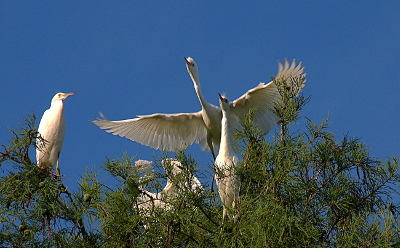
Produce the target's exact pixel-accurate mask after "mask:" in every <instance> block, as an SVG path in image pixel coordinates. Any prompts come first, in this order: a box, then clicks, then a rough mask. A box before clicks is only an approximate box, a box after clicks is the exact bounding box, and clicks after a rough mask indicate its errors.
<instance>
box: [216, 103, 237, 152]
mask: <svg viewBox="0 0 400 248" xmlns="http://www.w3.org/2000/svg"><path fill="white" fill-rule="evenodd" d="M228 115H229V112H228V111H226V110H222V120H221V144H220V150H219V154H222V155H233V154H234V151H233V148H232V143H231V137H230V135H229V122H228ZM218 156H219V155H218Z"/></svg>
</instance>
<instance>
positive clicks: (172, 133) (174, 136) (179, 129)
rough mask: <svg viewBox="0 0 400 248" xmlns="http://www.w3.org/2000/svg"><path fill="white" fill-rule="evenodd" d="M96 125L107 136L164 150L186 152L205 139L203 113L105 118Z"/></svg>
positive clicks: (97, 121) (95, 122)
mask: <svg viewBox="0 0 400 248" xmlns="http://www.w3.org/2000/svg"><path fill="white" fill-rule="evenodd" d="M93 123H94V124H96V125H97V126H99V127H100V128H101V129H106V131H107V132H108V133H112V134H114V135H119V136H122V137H126V138H128V139H130V140H133V141H136V142H138V143H140V144H142V145H146V146H150V147H152V148H154V149H161V150H165V151H176V150H178V149H184V148H186V147H188V146H190V145H191V144H193V142H196V143H198V142H199V140H200V139H202V138H203V136H206V127H205V124H204V122H203V119H202V117H201V112H197V113H181V114H152V115H143V116H138V118H135V119H129V120H122V121H109V120H107V119H105V118H104V116H103V119H99V120H96V121H93Z"/></svg>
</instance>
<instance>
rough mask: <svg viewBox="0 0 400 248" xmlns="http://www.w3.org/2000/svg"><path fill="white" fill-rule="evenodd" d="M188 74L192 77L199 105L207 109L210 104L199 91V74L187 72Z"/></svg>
mask: <svg viewBox="0 0 400 248" xmlns="http://www.w3.org/2000/svg"><path fill="white" fill-rule="evenodd" d="M189 74H190V77H191V78H192V81H193V85H194V90H195V91H196V94H197V97H198V98H199V101H200V104H201V107H202V108H203V109H208V108H209V105H210V104H209V103H208V102H207V101H206V99H205V98H204V96H203V93H201V87H200V79H199V75H193V74H192V73H189Z"/></svg>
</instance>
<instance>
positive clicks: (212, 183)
mask: <svg viewBox="0 0 400 248" xmlns="http://www.w3.org/2000/svg"><path fill="white" fill-rule="evenodd" d="M207 144H208V147H209V148H210V150H211V154H212V156H213V159H214V161H213V175H212V179H211V192H214V177H215V159H216V158H217V157H216V156H215V153H214V146H213V144H212V136H211V134H210V133H208V134H207Z"/></svg>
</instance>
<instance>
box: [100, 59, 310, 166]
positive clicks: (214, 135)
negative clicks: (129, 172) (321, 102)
mask: <svg viewBox="0 0 400 248" xmlns="http://www.w3.org/2000/svg"><path fill="white" fill-rule="evenodd" d="M185 61H186V67H187V70H188V72H189V75H190V77H191V79H192V81H193V85H194V88H195V91H196V94H197V97H198V99H199V101H200V104H201V107H202V109H201V110H200V111H198V112H194V113H179V114H151V115H142V116H138V117H137V118H134V119H127V120H120V121H109V120H107V119H106V118H102V119H98V120H95V121H93V123H94V124H96V125H97V126H99V127H100V128H101V129H105V130H106V132H109V133H112V134H114V135H119V136H122V137H126V138H128V139H130V140H133V141H136V142H138V143H140V144H143V145H146V146H150V147H152V148H154V149H161V150H165V151H176V150H180V149H185V148H187V147H188V146H190V145H192V144H193V143H198V144H199V145H200V146H201V148H202V149H203V150H209V151H211V153H212V155H213V158H214V160H215V154H216V152H217V151H218V149H219V145H220V139H221V118H222V113H221V108H220V107H218V106H215V105H213V104H210V103H208V102H207V101H206V100H205V98H204V97H203V94H202V92H201V88H200V78H199V73H198V67H197V64H196V63H195V61H194V60H193V59H192V58H190V57H189V58H185ZM278 66H279V70H278V74H277V76H276V77H275V78H276V79H278V80H279V79H287V80H289V78H291V77H301V78H303V77H305V75H306V74H305V73H303V71H304V67H302V65H301V62H300V63H299V64H298V65H296V61H295V60H293V62H292V63H291V64H290V65H289V62H288V61H287V60H285V63H284V64H283V65H282V64H281V63H280V62H279V63H278ZM304 82H305V80H304ZM279 100H280V95H279V92H278V89H277V87H276V85H275V83H274V81H271V82H270V83H268V84H265V83H259V84H258V85H257V86H256V87H255V88H253V89H250V90H249V91H247V92H246V93H245V94H244V95H242V96H241V97H239V98H238V99H236V100H235V101H233V102H231V103H230V112H229V116H228V119H229V122H230V123H231V125H230V128H231V129H232V130H235V129H240V127H241V126H240V120H241V119H242V118H244V116H245V114H246V113H248V111H249V110H250V109H252V108H254V107H257V111H256V112H255V113H254V115H253V123H254V125H255V126H257V127H258V128H259V129H260V130H262V131H263V132H264V133H268V132H269V131H270V130H271V129H272V128H273V127H274V124H275V123H276V122H277V120H278V118H277V116H276V115H275V114H274V113H273V112H272V111H271V109H272V108H273V107H274V104H275V103H276V102H277V101H279Z"/></svg>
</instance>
